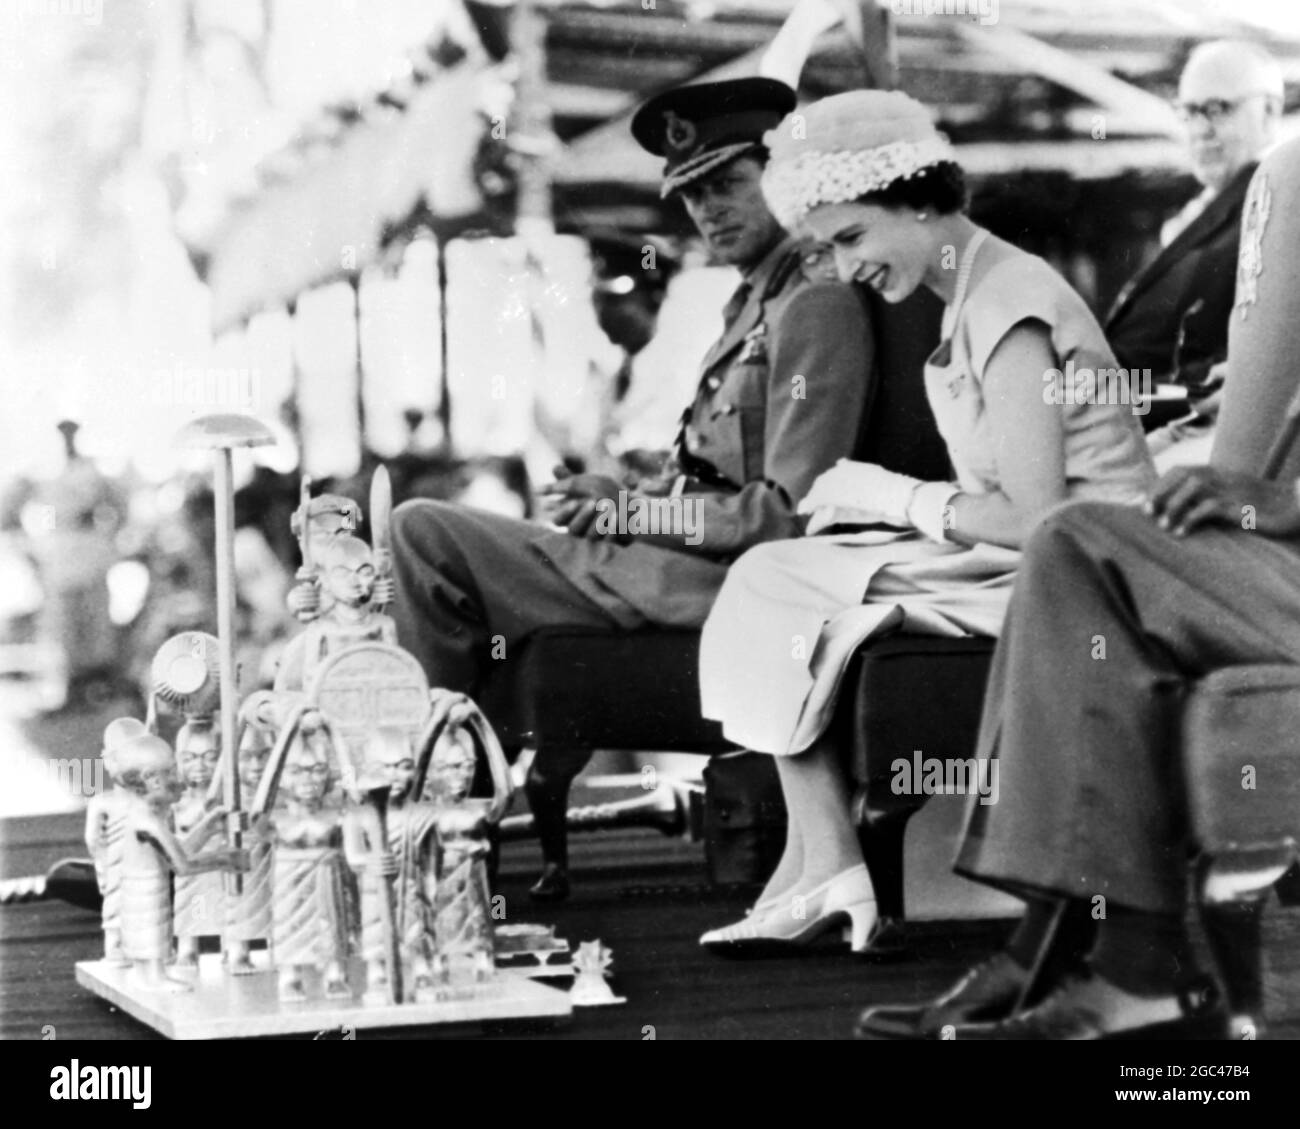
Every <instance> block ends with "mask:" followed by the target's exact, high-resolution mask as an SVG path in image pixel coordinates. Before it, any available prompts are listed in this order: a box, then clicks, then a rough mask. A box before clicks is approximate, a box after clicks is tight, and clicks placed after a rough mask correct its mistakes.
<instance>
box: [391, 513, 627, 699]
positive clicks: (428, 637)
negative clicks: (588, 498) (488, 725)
mask: <svg viewBox="0 0 1300 1129" xmlns="http://www.w3.org/2000/svg"><path fill="white" fill-rule="evenodd" d="M392 537H393V577H394V579H395V581H396V583H397V604H396V610H395V612H394V618H395V619H396V620H397V639H398V642H399V643H400V644H401V645H402V647H404V648H405V649H406V650H408V651H410V652H411V654H413V655H414V656H415V657H416V658H417V659H418V660H419V662H420V665H421V666H423V667H424V670H425V673H426V674H427V675H428V677H429V681H430V683H431V684H432V685H434V686H442V687H445V688H447V689H450V690H459V691H461V692H463V693H466V694H469V695H470V696H471V697H473V696H475V695H476V694H477V693H478V691H479V690H480V689H481V686H482V683H483V680H484V678H485V677H486V675H487V672H488V670H489V669H491V664H492V663H493V662H494V661H501V660H503V659H506V660H508V659H509V657H510V656H511V654H512V653H513V649H514V648H515V647H516V646H517V645H518V644H519V643H521V642H522V641H523V640H524V639H525V638H526V637H527V636H528V635H530V634H531V633H533V632H534V631H536V630H538V629H539V628H542V627H581V628H584V629H588V630H597V631H601V630H603V631H609V632H611V633H614V632H618V631H624V630H631V629H634V628H636V627H640V626H644V624H645V623H646V622H647V620H646V619H645V617H644V616H643V615H642V614H641V613H640V612H639V611H637V610H636V609H635V608H633V607H632V606H631V605H630V604H628V603H627V602H626V601H620V600H618V597H617V596H615V595H614V594H613V593H611V594H610V599H611V601H612V602H614V603H613V606H611V607H609V608H606V607H602V606H601V605H599V604H597V603H596V602H595V601H594V600H593V599H591V598H590V597H589V596H588V595H587V594H586V593H585V592H583V591H582V590H581V589H580V588H578V587H577V585H575V584H573V583H572V582H571V581H569V580H568V579H566V577H565V576H564V574H563V573H562V572H561V571H560V570H559V569H558V568H557V567H556V566H555V565H554V563H553V562H552V560H551V558H550V557H549V556H548V554H547V552H546V546H547V543H548V542H549V541H551V540H552V539H559V540H568V539H570V534H568V533H559V532H547V531H546V530H544V529H541V528H540V527H539V526H537V525H536V524H533V523H531V522H526V521H519V520H517V519H514V518H508V517H502V516H501V515H499V514H493V513H487V512H484V511H480V510H474V509H470V508H468V507H464V506H458V505H453V504H451V503H448V502H437V501H428V500H421V501H416V502H407V503H405V504H403V505H402V506H399V507H398V509H397V510H396V511H395V512H394V514H393V522H392ZM608 549H610V550H615V551H616V550H617V549H618V546H616V545H610V546H608Z"/></svg>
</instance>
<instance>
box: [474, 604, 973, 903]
mask: <svg viewBox="0 0 1300 1129" xmlns="http://www.w3.org/2000/svg"><path fill="white" fill-rule="evenodd" d="M699 638H700V637H699V634H698V633H697V632H694V631H666V630H665V631H638V632H630V633H628V634H626V635H616V636H610V635H603V634H597V633H592V632H586V631H581V630H577V629H573V630H567V629H560V628H552V629H548V630H545V631H541V632H538V634H537V635H535V636H534V637H533V638H532V639H530V640H528V641H527V642H526V643H525V644H524V645H523V646H522V647H520V648H518V649H517V650H516V652H515V653H514V654H513V655H512V656H511V657H510V658H509V660H503V661H502V663H501V664H500V667H499V668H498V669H497V670H496V671H495V672H494V673H493V675H492V677H491V679H490V680H489V682H488V686H487V688H486V691H485V692H484V693H483V694H482V695H481V696H480V704H481V705H482V707H483V710H484V712H485V713H486V714H487V716H488V718H489V719H490V720H491V722H492V724H493V726H494V727H495V728H496V730H497V733H498V735H499V736H500V738H501V741H502V744H503V745H504V746H505V747H506V748H507V749H508V750H509V749H512V748H516V749H517V748H520V747H525V746H526V747H531V748H536V749H537V750H539V755H543V754H544V751H545V750H546V749H548V748H551V749H574V748H577V749H598V748H605V749H653V750H663V751H681V752H695V753H704V754H713V753H720V752H725V751H727V750H729V749H733V748H735V746H733V745H731V744H730V743H729V742H727V741H726V739H725V738H724V737H723V736H722V733H721V730H720V728H719V727H718V726H717V725H716V724H715V723H713V722H708V721H704V720H703V719H702V718H701V717H700V696H699ZM992 650H993V641H992V640H990V639H976V638H970V637H965V638H958V639H948V638H939V637H935V636H919V635H913V636H909V635H894V636H890V637H886V638H884V639H881V640H878V641H876V642H874V643H871V644H869V645H868V646H866V647H864V648H863V649H862V651H861V652H860V653H859V655H858V656H857V658H855V660H854V662H853V665H852V667H851V668H850V670H849V671H848V672H847V674H846V681H845V692H844V693H842V695H841V698H840V706H839V709H838V711H837V714H836V719H835V722H834V724H835V725H836V727H837V732H838V733H839V734H840V736H841V739H842V741H843V743H844V747H845V748H846V751H847V756H848V769H849V772H850V774H851V778H852V780H853V781H854V783H855V787H856V792H855V804H854V813H855V818H856V821H857V824H858V827H859V834H860V837H861V841H862V847H863V854H864V856H865V858H866V860H867V865H868V867H869V868H870V869H871V874H872V880H873V882H874V883H875V885H876V891H877V897H878V898H879V900H880V912H881V917H882V918H883V919H892V918H899V919H901V918H902V917H903V913H904V906H903V835H904V832H905V830H906V826H907V821H908V819H910V818H911V816H912V815H913V814H914V813H915V812H916V811H918V810H919V809H920V808H921V806H922V805H923V804H924V803H925V800H926V799H927V798H928V797H927V796H925V795H924V794H919V793H916V792H913V793H911V794H898V793H896V792H895V791H894V790H893V789H892V787H891V785H892V782H893V770H892V765H893V762H894V761H895V760H896V759H897V758H899V757H904V758H908V759H909V760H910V759H911V758H912V757H913V755H914V754H915V753H917V752H918V751H919V752H920V753H921V755H922V756H924V757H938V758H940V759H945V760H946V759H949V758H961V759H965V758H969V757H971V756H972V755H973V752H974V741H975V735H976V732H977V730H978V726H979V716H980V709H981V706H982V703H983V700H984V685H985V682H986V680H987V675H988V665H989V659H990V656H991V654H992ZM535 814H536V815H537V816H538V825H539V826H541V825H542V824H544V823H546V822H547V821H546V817H545V815H544V814H543V813H535ZM554 814H556V813H552V816H554ZM554 825H555V821H554V818H552V820H551V826H554Z"/></svg>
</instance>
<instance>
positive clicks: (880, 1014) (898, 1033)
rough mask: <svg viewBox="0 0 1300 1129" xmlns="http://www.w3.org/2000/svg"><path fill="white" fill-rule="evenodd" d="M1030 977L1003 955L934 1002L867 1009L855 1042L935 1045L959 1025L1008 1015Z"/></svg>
mask: <svg viewBox="0 0 1300 1129" xmlns="http://www.w3.org/2000/svg"><path fill="white" fill-rule="evenodd" d="M1028 979H1029V973H1028V972H1027V971H1026V970H1025V969H1023V968H1021V967H1020V965H1018V964H1017V963H1016V962H1015V961H1014V960H1012V959H1011V957H1010V956H1008V955H1007V954H1006V953H1005V952H1001V953H996V954H995V955H993V956H991V957H989V959H988V960H986V961H983V962H982V963H980V964H977V965H976V966H975V967H974V968H972V969H971V970H970V971H969V972H968V973H966V975H965V976H963V977H962V978H961V979H960V980H958V981H957V983H956V984H955V985H953V987H952V988H950V989H949V990H948V991H947V992H945V993H944V994H943V995H942V996H940V997H939V998H938V999H935V1000H927V1001H926V1002H925V1003H921V1004H912V1005H910V1006H899V1005H890V1006H885V1007H870V1008H867V1010H866V1011H864V1012H863V1013H862V1015H861V1016H860V1017H859V1019H858V1025H857V1028H856V1030H855V1034H856V1035H857V1037H858V1038H859V1039H940V1038H942V1037H943V1036H944V1034H945V1029H946V1028H956V1026H957V1025H958V1024H964V1023H977V1022H981V1021H982V1022H992V1021H993V1020H997V1019H1002V1018H1004V1017H1006V1016H1007V1015H1009V1014H1010V1013H1011V1009H1012V1008H1014V1007H1015V1006H1016V1002H1017V1001H1018V1000H1019V999H1020V994H1021V992H1023V991H1024V988H1025V983H1026V981H1027V980H1028Z"/></svg>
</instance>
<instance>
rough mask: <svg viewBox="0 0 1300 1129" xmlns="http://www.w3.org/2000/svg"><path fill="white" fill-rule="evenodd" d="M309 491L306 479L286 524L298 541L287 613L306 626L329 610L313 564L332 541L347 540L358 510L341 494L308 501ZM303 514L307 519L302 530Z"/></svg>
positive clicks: (357, 522) (354, 527)
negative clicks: (297, 565)
mask: <svg viewBox="0 0 1300 1129" xmlns="http://www.w3.org/2000/svg"><path fill="white" fill-rule="evenodd" d="M310 488H311V481H310V479H306V478H304V479H303V482H302V492H303V499H302V504H301V505H300V506H299V507H298V509H296V510H295V511H294V513H293V517H292V518H291V519H290V521H289V528H290V530H291V531H292V532H293V535H294V536H295V537H297V538H298V545H299V549H300V551H301V553H302V567H301V568H300V569H299V570H298V576H297V581H298V583H297V584H295V585H294V586H293V588H292V590H291V591H290V592H289V597H288V601H289V610H290V611H291V612H293V614H294V615H295V616H297V618H298V619H299V620H300V621H301V622H303V623H309V622H311V620H313V619H315V618H316V617H317V616H318V615H320V614H321V613H322V612H325V611H328V610H329V608H328V606H327V601H326V600H325V599H323V598H322V595H321V591H320V588H319V587H318V584H317V569H316V562H318V561H319V559H320V554H321V553H322V552H323V551H324V549H325V547H326V546H327V545H328V544H329V543H330V541H332V540H333V539H334V538H335V537H348V536H351V535H352V534H354V533H356V531H357V527H358V526H359V525H360V524H361V507H360V506H358V505H357V504H356V502H354V501H353V500H352V499H351V498H345V497H343V495H341V494H321V495H320V496H319V497H317V498H309V497H308V496H307V494H308V491H309V490H310ZM304 513H305V514H306V515H307V516H306V529H305V530H304V527H303V515H304Z"/></svg>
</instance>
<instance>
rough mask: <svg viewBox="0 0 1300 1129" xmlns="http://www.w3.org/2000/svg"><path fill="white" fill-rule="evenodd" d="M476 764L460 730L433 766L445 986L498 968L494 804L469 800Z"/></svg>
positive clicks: (440, 973) (438, 968) (444, 743)
mask: <svg viewBox="0 0 1300 1129" xmlns="http://www.w3.org/2000/svg"><path fill="white" fill-rule="evenodd" d="M474 765H475V756H474V746H473V743H472V742H471V741H470V739H469V737H468V735H467V734H465V733H464V732H462V731H459V730H449V731H448V732H447V733H446V734H444V736H443V738H442V739H441V740H439V741H438V743H437V745H435V747H434V750H433V757H432V760H431V762H430V765H429V777H430V789H431V790H432V792H433V795H434V796H435V797H436V803H437V828H438V853H439V864H438V882H437V889H436V892H435V895H434V926H433V929H434V937H435V939H436V945H437V955H436V958H435V966H434V967H435V974H436V976H437V978H438V980H439V981H441V982H443V983H447V982H452V981H455V980H456V979H459V978H462V977H463V975H464V973H465V972H466V971H468V972H469V973H470V974H471V975H472V976H473V979H475V980H486V979H487V978H488V977H489V976H490V975H491V974H492V971H493V967H494V966H493V951H494V950H493V943H492V918H491V904H490V901H491V895H490V892H489V889H488V879H487V866H486V858H487V854H488V851H489V849H490V845H489V842H488V833H489V830H490V828H491V819H492V808H493V806H494V802H493V801H491V800H486V799H475V798H471V797H470V794H469V790H470V786H471V785H472V784H473V782H474Z"/></svg>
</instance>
